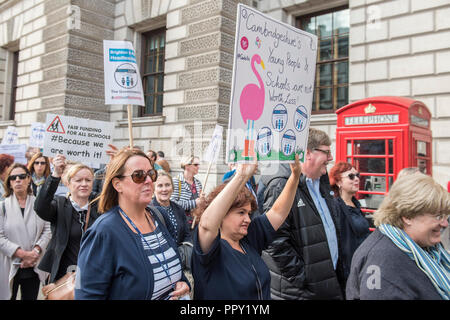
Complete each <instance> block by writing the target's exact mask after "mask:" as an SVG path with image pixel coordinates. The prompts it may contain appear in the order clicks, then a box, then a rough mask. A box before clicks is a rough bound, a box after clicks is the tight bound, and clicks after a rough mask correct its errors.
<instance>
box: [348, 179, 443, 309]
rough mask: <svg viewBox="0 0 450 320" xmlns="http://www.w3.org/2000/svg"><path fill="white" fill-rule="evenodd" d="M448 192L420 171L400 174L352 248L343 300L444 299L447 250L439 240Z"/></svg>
mask: <svg viewBox="0 0 450 320" xmlns="http://www.w3.org/2000/svg"><path fill="white" fill-rule="evenodd" d="M449 213H450V194H449V193H448V192H447V191H445V190H444V188H443V187H442V186H440V185H439V184H438V183H436V182H435V181H434V180H433V178H431V177H429V176H427V175H424V174H415V175H408V176H403V177H401V178H399V179H398V180H397V181H396V182H395V183H394V184H393V185H392V188H391V189H390V190H389V194H388V195H387V196H386V198H385V199H384V200H383V202H382V204H381V206H380V208H379V209H378V210H377V212H376V213H375V214H374V222H375V225H376V226H377V227H378V228H377V229H376V230H375V231H374V232H373V233H372V234H371V235H370V236H369V237H368V238H367V239H366V240H365V241H364V242H363V243H362V244H361V246H360V247H359V248H358V249H357V250H356V252H355V254H354V256H353V260H352V265H351V271H350V276H349V278H348V281H347V289H346V293H347V299H350V300H354V299H361V300H363V299H364V300H368V299H370V300H400V299H403V300H449V299H450V254H449V253H448V252H447V251H446V250H445V249H444V248H443V246H442V244H441V229H442V228H447V227H448V220H447V219H448V215H449Z"/></svg>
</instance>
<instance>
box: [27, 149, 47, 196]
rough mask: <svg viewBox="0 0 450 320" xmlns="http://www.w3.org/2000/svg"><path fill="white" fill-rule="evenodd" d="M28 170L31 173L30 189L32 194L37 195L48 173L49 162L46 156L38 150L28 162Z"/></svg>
mask: <svg viewBox="0 0 450 320" xmlns="http://www.w3.org/2000/svg"><path fill="white" fill-rule="evenodd" d="M28 170H30V173H31V189H32V190H33V194H34V195H35V196H37V194H38V192H39V191H40V190H41V188H42V185H43V184H44V182H45V179H47V177H48V176H49V175H50V162H49V160H48V158H47V157H44V156H43V155H42V153H41V152H38V153H36V154H34V155H33V157H32V158H31V160H30V162H29V164H28Z"/></svg>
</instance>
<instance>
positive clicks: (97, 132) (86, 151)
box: [44, 114, 114, 163]
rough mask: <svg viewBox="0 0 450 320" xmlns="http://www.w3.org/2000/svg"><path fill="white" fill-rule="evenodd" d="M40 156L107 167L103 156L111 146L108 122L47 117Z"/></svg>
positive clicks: (107, 158)
mask: <svg viewBox="0 0 450 320" xmlns="http://www.w3.org/2000/svg"><path fill="white" fill-rule="evenodd" d="M45 127H46V129H45V130H46V132H45V139H44V155H45V156H50V157H53V156H55V155H57V154H62V155H64V156H65V157H66V158H67V159H69V160H73V161H80V162H82V163H90V162H92V163H108V162H109V157H108V155H107V154H106V150H107V149H108V144H110V143H111V142H112V134H113V130H114V124H113V123H111V122H105V121H97V120H88V119H81V118H76V117H68V116H61V115H55V114H47V121H46V124H45Z"/></svg>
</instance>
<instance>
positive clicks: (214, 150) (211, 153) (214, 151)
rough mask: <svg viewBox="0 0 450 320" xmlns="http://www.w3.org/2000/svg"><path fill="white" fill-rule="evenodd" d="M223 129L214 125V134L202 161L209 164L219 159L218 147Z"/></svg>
mask: <svg viewBox="0 0 450 320" xmlns="http://www.w3.org/2000/svg"><path fill="white" fill-rule="evenodd" d="M222 135H223V127H222V126H219V125H216V128H215V129H214V133H213V135H212V137H211V142H210V143H209V145H208V148H207V149H206V151H205V154H204V155H203V161H205V162H209V163H216V162H217V159H218V158H219V153H220V146H221V145H222Z"/></svg>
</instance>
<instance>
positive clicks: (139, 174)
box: [121, 169, 158, 183]
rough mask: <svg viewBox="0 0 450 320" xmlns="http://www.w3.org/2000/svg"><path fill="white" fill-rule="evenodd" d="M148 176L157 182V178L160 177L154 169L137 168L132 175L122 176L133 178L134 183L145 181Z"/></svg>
mask: <svg viewBox="0 0 450 320" xmlns="http://www.w3.org/2000/svg"><path fill="white" fill-rule="evenodd" d="M147 176H149V177H150V179H151V180H152V182H155V181H156V179H158V172H157V171H156V170H154V169H150V170H148V171H147V172H145V171H144V170H136V171H133V173H132V174H130V175H123V176H121V177H131V180H133V182H134V183H143V182H144V181H145V179H146V178H147Z"/></svg>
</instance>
